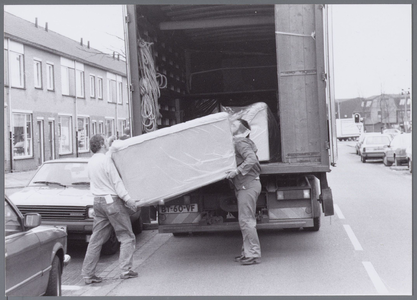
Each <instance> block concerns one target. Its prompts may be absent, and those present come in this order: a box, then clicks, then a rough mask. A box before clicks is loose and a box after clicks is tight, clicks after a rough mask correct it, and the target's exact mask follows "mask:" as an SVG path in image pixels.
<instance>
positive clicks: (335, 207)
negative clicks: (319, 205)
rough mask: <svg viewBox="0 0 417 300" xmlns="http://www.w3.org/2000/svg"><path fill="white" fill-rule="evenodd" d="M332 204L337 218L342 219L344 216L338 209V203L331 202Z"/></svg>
mask: <svg viewBox="0 0 417 300" xmlns="http://www.w3.org/2000/svg"><path fill="white" fill-rule="evenodd" d="M333 206H334V209H335V210H336V214H337V216H338V217H339V219H344V218H345V216H344V215H343V214H342V211H341V210H340V207H339V205H337V204H333Z"/></svg>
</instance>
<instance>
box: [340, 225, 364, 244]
mask: <svg viewBox="0 0 417 300" xmlns="http://www.w3.org/2000/svg"><path fill="white" fill-rule="evenodd" d="M343 227H344V228H345V230H346V233H347V235H348V237H349V239H350V241H351V242H352V244H353V247H354V248H355V250H363V249H362V246H361V244H360V243H359V241H358V239H357V238H356V235H355V234H354V233H353V230H352V228H351V227H350V226H349V225H343Z"/></svg>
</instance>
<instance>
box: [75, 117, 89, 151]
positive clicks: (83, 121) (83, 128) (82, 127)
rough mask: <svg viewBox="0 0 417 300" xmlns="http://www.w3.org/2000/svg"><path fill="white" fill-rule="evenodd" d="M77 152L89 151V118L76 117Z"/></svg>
mask: <svg viewBox="0 0 417 300" xmlns="http://www.w3.org/2000/svg"><path fill="white" fill-rule="evenodd" d="M77 119H78V126H77V130H78V151H82V152H86V151H89V150H90V146H89V144H90V129H89V128H90V118H88V117H78V118H77Z"/></svg>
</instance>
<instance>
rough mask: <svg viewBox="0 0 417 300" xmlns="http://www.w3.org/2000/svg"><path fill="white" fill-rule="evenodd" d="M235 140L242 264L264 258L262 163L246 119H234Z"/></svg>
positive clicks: (231, 175)
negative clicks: (259, 225) (259, 223)
mask: <svg viewBox="0 0 417 300" xmlns="http://www.w3.org/2000/svg"><path fill="white" fill-rule="evenodd" d="M231 129H232V133H233V144H234V147H235V157H236V164H237V169H236V170H234V171H232V172H229V173H228V175H227V178H228V179H231V180H232V182H233V185H234V188H235V194H236V198H237V202H238V213H239V226H240V230H241V231H242V236H243V246H242V250H241V255H240V256H237V257H235V261H236V262H240V263H241V264H242V265H253V264H257V263H260V262H261V246H260V243H259V238H258V233H257V231H256V217H255V214H256V202H257V200H258V196H259V194H260V193H261V188H262V186H261V182H260V180H259V175H260V173H261V166H260V164H259V161H258V157H257V156H256V152H257V150H258V149H257V147H256V145H255V144H254V142H253V141H252V140H250V139H249V134H250V126H249V124H248V122H247V121H245V120H242V119H238V120H235V121H233V123H232V128H231Z"/></svg>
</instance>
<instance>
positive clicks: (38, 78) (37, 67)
mask: <svg viewBox="0 0 417 300" xmlns="http://www.w3.org/2000/svg"><path fill="white" fill-rule="evenodd" d="M33 77H34V78H33V82H34V86H35V88H37V89H41V88H42V62H41V61H39V60H34V61H33Z"/></svg>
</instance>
